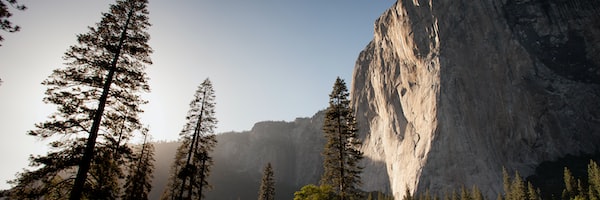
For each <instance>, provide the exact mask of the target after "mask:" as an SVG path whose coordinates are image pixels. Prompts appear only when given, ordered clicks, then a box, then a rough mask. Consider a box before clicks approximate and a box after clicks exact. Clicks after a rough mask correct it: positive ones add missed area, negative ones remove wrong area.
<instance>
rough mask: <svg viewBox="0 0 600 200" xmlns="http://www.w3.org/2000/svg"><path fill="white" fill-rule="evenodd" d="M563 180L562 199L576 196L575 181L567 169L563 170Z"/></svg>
mask: <svg viewBox="0 0 600 200" xmlns="http://www.w3.org/2000/svg"><path fill="white" fill-rule="evenodd" d="M563 180H564V182H565V189H564V190H563V192H562V199H571V198H575V196H577V190H578V189H577V180H576V179H575V177H573V175H572V174H571V171H570V170H569V169H568V168H566V167H565V168H564V170H563Z"/></svg>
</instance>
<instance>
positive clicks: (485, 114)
mask: <svg viewBox="0 0 600 200" xmlns="http://www.w3.org/2000/svg"><path fill="white" fill-rule="evenodd" d="M599 49H600V2H598V1H597V0H482V1H467V0H436V1H432V0H429V1H424V0H408V1H399V2H397V3H396V4H395V5H394V6H393V7H392V8H390V9H389V10H388V11H386V12H385V13H384V14H383V15H382V16H381V17H380V18H379V19H378V20H377V21H376V23H375V35H374V38H373V40H372V41H371V42H370V44H369V45H368V46H367V47H366V48H365V50H364V51H363V52H361V54H360V56H359V58H358V60H357V63H356V67H355V69H354V77H353V80H352V89H351V93H352V95H351V98H352V100H353V107H354V108H355V109H356V110H357V112H356V113H357V115H358V116H357V120H358V122H359V131H361V135H362V136H363V137H364V139H365V144H364V145H363V151H364V152H365V155H366V156H367V157H368V158H370V160H372V161H369V162H368V163H367V167H366V169H365V175H364V176H363V180H366V181H365V185H364V186H363V187H364V189H365V190H383V191H385V190H386V189H387V188H390V189H391V192H393V194H394V196H395V197H396V198H401V197H402V195H403V194H404V191H405V190H406V187H408V188H409V189H410V190H411V191H413V192H415V191H416V192H419V191H424V190H425V188H430V189H432V190H433V191H443V190H444V189H452V188H457V187H459V186H460V185H463V184H464V185H467V186H469V185H474V184H476V185H478V186H479V187H480V188H481V189H482V190H483V191H484V193H485V194H487V195H488V196H490V197H493V198H495V197H496V194H497V193H498V192H501V188H502V175H501V169H502V167H503V166H505V167H506V168H507V169H508V170H509V171H512V170H518V171H519V172H520V173H521V174H523V175H525V176H527V175H530V174H532V173H533V172H534V169H535V167H536V166H537V165H538V164H539V163H541V162H542V161H546V160H554V159H557V158H559V157H562V156H565V155H567V154H574V155H576V154H579V153H580V152H587V153H592V152H596V151H598V150H599V149H598V147H599V144H600V143H599V142H600V104H599V102H600V97H599V96H598V95H599V94H600V86H599V85H598V84H599V83H600V62H599V59H600V50H599ZM382 171H384V172H382Z"/></svg>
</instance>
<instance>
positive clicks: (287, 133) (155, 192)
mask: <svg viewBox="0 0 600 200" xmlns="http://www.w3.org/2000/svg"><path fill="white" fill-rule="evenodd" d="M323 117H324V112H322V111H321V112H318V113H317V114H315V115H314V116H313V117H311V118H297V119H296V120H294V121H293V122H284V121H266V122H259V123H256V124H255V125H254V127H253V128H252V130H250V131H243V132H228V133H222V134H218V135H217V141H218V143H217V146H216V148H215V150H214V152H213V154H212V156H213V158H214V163H215V165H214V166H213V170H212V172H211V175H210V177H209V182H210V183H211V184H212V185H213V189H212V190H210V191H209V192H207V194H206V197H207V199H224V200H227V199H232V200H236V199H238V198H239V199H248V198H250V199H252V198H256V197H258V189H259V186H260V178H261V176H262V171H263V168H264V166H265V165H266V164H267V163H268V162H271V164H272V165H273V169H274V175H275V189H276V192H275V197H276V199H293V193H294V192H295V191H297V190H299V189H300V188H301V187H302V186H304V185H306V184H318V181H319V179H320V176H321V173H322V171H323V169H322V160H323V159H322V157H321V152H322V150H323V146H324V144H325V138H324V137H323V134H322V131H321V128H322V126H323ZM178 145H179V144H178V143H177V142H162V143H157V144H155V148H156V164H155V165H156V169H155V172H156V173H155V175H154V176H155V178H154V180H153V185H154V187H153V189H152V191H151V193H150V197H151V199H159V198H160V195H161V194H162V191H163V190H164V187H165V186H166V183H167V179H168V177H169V174H168V173H169V171H170V165H171V163H172V160H173V156H174V155H175V149H176V148H177V146H178Z"/></svg>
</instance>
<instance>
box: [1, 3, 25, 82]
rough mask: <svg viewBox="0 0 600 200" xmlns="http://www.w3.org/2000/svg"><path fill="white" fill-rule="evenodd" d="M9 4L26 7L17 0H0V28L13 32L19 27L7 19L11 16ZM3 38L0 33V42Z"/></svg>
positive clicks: (17, 7) (21, 7) (20, 7)
mask: <svg viewBox="0 0 600 200" xmlns="http://www.w3.org/2000/svg"><path fill="white" fill-rule="evenodd" d="M9 5H10V6H11V7H13V8H16V9H17V10H25V9H27V7H25V6H24V5H21V4H19V3H18V2H17V0H0V30H3V31H7V32H9V33H13V32H17V31H19V30H20V29H21V27H19V26H17V25H13V24H12V22H10V21H9V20H8V18H10V17H12V13H11V12H10V11H9V10H8V6H9ZM3 40H4V38H3V37H2V35H0V42H1V41H3ZM0 46H2V44H0ZM0 82H1V81H0Z"/></svg>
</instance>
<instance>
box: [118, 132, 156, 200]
mask: <svg viewBox="0 0 600 200" xmlns="http://www.w3.org/2000/svg"><path fill="white" fill-rule="evenodd" d="M153 171H154V145H153V144H152V143H150V142H148V135H147V132H146V134H144V142H143V143H142V145H140V146H139V148H138V150H137V152H136V153H134V156H133V162H131V164H130V165H129V172H128V174H127V178H126V179H125V186H124V187H125V193H124V194H123V196H122V199H123V200H143V199H148V193H150V190H151V189H152V178H153V177H154V176H153V175H152V173H153Z"/></svg>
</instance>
